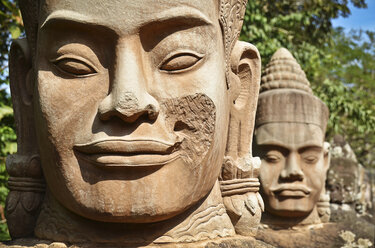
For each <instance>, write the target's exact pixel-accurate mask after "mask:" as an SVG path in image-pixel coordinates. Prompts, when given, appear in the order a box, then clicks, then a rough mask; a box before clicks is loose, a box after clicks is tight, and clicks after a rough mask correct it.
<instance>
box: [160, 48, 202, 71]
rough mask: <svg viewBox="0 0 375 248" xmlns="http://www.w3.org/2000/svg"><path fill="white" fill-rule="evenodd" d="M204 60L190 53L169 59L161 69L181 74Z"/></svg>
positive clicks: (176, 55)
mask: <svg viewBox="0 0 375 248" xmlns="http://www.w3.org/2000/svg"><path fill="white" fill-rule="evenodd" d="M201 58H202V56H201V55H196V54H193V53H190V52H184V53H179V54H175V55H173V56H171V57H169V58H167V59H166V60H165V61H164V62H163V63H162V64H161V65H160V69H161V70H164V71H169V72H180V71H184V70H185V69H189V68H191V67H193V66H194V65H195V64H196V63H198V61H199V60H200V59H201Z"/></svg>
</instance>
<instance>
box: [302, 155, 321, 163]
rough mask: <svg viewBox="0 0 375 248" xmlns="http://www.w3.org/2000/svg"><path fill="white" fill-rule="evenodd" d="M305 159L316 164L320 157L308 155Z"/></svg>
mask: <svg viewBox="0 0 375 248" xmlns="http://www.w3.org/2000/svg"><path fill="white" fill-rule="evenodd" d="M303 160H304V161H305V162H306V163H308V164H315V163H316V162H317V161H318V157H316V156H306V157H304V158H303Z"/></svg>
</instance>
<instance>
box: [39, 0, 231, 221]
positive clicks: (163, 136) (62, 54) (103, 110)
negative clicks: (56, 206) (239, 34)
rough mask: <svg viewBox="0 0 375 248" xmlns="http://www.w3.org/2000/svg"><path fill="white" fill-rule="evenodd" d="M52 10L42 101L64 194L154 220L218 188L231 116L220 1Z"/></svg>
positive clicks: (49, 4)
mask: <svg viewBox="0 0 375 248" xmlns="http://www.w3.org/2000/svg"><path fill="white" fill-rule="evenodd" d="M42 9H43V13H42V17H43V18H42V21H41V22H40V23H41V27H40V30H39V34H38V36H39V39H38V44H37V53H36V61H37V68H36V73H37V76H36V85H35V95H37V96H38V97H35V98H34V105H35V114H36V122H37V125H38V127H39V128H38V129H37V137H38V143H39V147H40V151H41V154H40V155H41V161H42V166H43V171H44V175H45V177H46V181H47V184H48V186H49V189H50V190H51V192H52V194H53V195H54V197H56V198H57V199H58V201H59V202H60V203H61V204H62V205H63V206H65V207H67V208H68V209H70V210H71V211H73V212H75V213H77V214H79V215H82V216H85V217H87V218H90V219H94V220H100V221H110V222H154V221H160V220H164V219H168V218H171V217H173V216H175V215H177V214H179V213H181V212H182V211H184V210H186V209H187V208H188V207H190V206H191V205H193V204H194V203H196V202H197V201H198V200H200V199H201V198H202V197H204V196H205V195H207V194H208V192H209V190H210V189H211V188H212V187H213V185H214V183H215V181H216V180H217V177H218V173H219V171H220V166H221V162H222V158H223V156H224V150H225V144H226V138H225V136H226V135H225V134H226V133H227V127H228V116H229V105H228V91H227V88H226V82H225V63H224V48H223V42H222V34H221V30H220V26H219V22H218V10H217V3H216V1H207V2H205V3H204V4H202V2H201V1H190V0H189V1H187V0H186V1H175V2H173V3H171V2H170V1H158V2H157V3H156V2H154V3H151V2H148V1H126V2H123V1H113V2H111V3H109V2H108V3H107V2H105V3H104V2H103V1H94V0H90V1H68V0H66V1H46V2H45V3H44V5H43V7H42ZM108 17H110V18H108ZM212 72H215V73H212Z"/></svg>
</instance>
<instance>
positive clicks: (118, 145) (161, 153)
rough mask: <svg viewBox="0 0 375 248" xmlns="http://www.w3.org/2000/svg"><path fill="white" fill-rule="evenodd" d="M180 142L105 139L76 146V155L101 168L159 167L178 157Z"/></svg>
mask: <svg viewBox="0 0 375 248" xmlns="http://www.w3.org/2000/svg"><path fill="white" fill-rule="evenodd" d="M180 144H181V142H176V143H171V142H165V141H159V140H147V139H138V140H134V139H133V140H124V139H105V140H96V141H93V142H90V143H86V144H76V145H75V146H74V150H75V151H76V153H77V155H78V156H79V157H80V158H82V159H84V160H86V161H88V162H91V163H94V164H96V165H99V166H101V167H144V166H160V165H164V164H167V163H170V162H172V161H174V160H176V159H177V158H178V157H180V153H179V148H180Z"/></svg>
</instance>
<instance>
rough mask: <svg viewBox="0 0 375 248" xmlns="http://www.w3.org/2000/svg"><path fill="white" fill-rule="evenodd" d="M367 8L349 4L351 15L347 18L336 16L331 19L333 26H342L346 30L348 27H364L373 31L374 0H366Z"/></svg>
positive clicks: (374, 18) (374, 27)
mask: <svg viewBox="0 0 375 248" xmlns="http://www.w3.org/2000/svg"><path fill="white" fill-rule="evenodd" d="M366 3H367V9H358V8H355V7H354V6H353V5H352V4H350V5H349V7H350V10H351V15H350V16H349V17H347V18H343V17H340V18H337V19H334V20H332V24H333V26H334V27H338V26H341V27H344V28H345V30H346V31H349V30H350V29H364V30H372V31H375V0H367V1H366Z"/></svg>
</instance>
